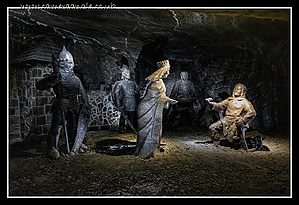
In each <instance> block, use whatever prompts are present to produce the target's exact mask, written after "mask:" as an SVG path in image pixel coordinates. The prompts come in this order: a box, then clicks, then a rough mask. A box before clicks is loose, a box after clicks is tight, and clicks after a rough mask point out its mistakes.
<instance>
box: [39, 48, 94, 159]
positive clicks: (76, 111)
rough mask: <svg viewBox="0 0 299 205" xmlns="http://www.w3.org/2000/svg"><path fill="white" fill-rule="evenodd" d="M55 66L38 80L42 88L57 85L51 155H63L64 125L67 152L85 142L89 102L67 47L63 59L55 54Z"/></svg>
mask: <svg viewBox="0 0 299 205" xmlns="http://www.w3.org/2000/svg"><path fill="white" fill-rule="evenodd" d="M52 64H53V67H54V68H53V70H54V72H52V73H51V74H50V75H48V76H46V77H45V78H43V79H41V80H40V81H39V82H37V83H36V88H37V89H38V90H46V89H49V88H51V87H52V88H53V90H54V92H55V95H56V99H55V101H54V103H53V105H52V108H51V112H52V123H51V127H50V129H49V132H48V137H47V147H48V156H49V157H50V158H51V159H57V158H59V156H60V154H59V152H58V140H59V136H60V133H61V129H62V128H63V129H64V133H65V135H66V145H67V152H68V153H69V152H70V154H71V155H72V154H75V153H76V152H77V151H78V150H79V148H80V147H84V148H86V146H85V145H83V144H82V142H83V139H84V137H85V132H86V131H87V120H88V119H89V107H90V106H89V103H88V98H87V95H86V92H85V89H84V88H83V85H82V83H81V81H80V79H79V78H78V77H77V76H76V75H75V73H74V71H73V67H74V60H73V56H72V54H71V53H70V52H69V51H67V50H66V49H65V47H63V50H62V51H61V53H60V54H59V59H56V58H55V57H54V56H52Z"/></svg>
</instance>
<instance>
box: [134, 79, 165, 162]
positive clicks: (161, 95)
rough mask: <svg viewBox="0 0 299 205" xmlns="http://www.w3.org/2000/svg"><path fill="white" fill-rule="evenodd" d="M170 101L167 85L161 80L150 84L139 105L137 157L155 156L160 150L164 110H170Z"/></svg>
mask: <svg viewBox="0 0 299 205" xmlns="http://www.w3.org/2000/svg"><path fill="white" fill-rule="evenodd" d="M169 100H170V98H168V97H167V96H166V88H165V85H164V83H163V81H162V79H159V80H157V81H152V82H151V83H150V84H149V86H148V88H147V90H146V94H145V97H144V98H143V99H142V100H141V102H140V103H139V105H138V108H137V118H138V134H137V146H136V155H138V156H140V157H141V158H148V157H151V156H154V152H155V151H156V150H159V148H160V142H161V135H162V115H163V108H168V101H169Z"/></svg>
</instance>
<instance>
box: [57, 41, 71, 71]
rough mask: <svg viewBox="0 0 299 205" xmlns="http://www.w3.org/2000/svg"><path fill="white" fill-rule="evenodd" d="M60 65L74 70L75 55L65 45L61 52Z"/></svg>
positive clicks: (68, 69)
mask: <svg viewBox="0 0 299 205" xmlns="http://www.w3.org/2000/svg"><path fill="white" fill-rule="evenodd" d="M59 65H60V67H62V68H63V69H66V70H67V71H70V70H73V68H74V59H73V56H72V54H71V53H70V52H69V51H67V50H66V48H65V46H63V49H62V51H61V52H60V54H59Z"/></svg>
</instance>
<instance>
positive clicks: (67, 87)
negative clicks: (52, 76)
mask: <svg viewBox="0 0 299 205" xmlns="http://www.w3.org/2000/svg"><path fill="white" fill-rule="evenodd" d="M60 74H61V84H60V95H61V96H60V97H61V103H62V109H63V111H67V110H77V109H78V108H79V107H80V106H81V105H82V104H83V103H84V102H83V98H82V93H81V90H82V89H83V86H82V84H81V81H80V79H79V78H78V77H77V76H76V75H75V74H74V73H73V72H71V73H65V72H60ZM54 103H55V102H54Z"/></svg>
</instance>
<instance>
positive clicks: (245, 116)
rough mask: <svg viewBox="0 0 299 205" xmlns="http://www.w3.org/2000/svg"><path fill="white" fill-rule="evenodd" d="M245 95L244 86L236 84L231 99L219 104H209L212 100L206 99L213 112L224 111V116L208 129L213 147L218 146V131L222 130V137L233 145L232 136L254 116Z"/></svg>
mask: <svg viewBox="0 0 299 205" xmlns="http://www.w3.org/2000/svg"><path fill="white" fill-rule="evenodd" d="M245 94H246V87H245V85H243V84H241V83H238V84H237V85H235V88H234V91H233V96H232V97H229V98H227V99H226V100H224V101H222V102H220V103H215V102H211V101H212V98H207V99H206V101H207V102H208V103H209V104H210V105H212V106H213V107H212V109H213V110H216V111H218V112H220V111H222V110H226V116H225V117H223V118H221V119H220V120H218V121H217V122H215V123H213V124H212V125H210V127H209V130H210V135H211V141H212V142H214V144H215V145H218V144H219V140H220V135H219V133H218V131H220V130H221V129H222V130H223V135H224V137H225V138H226V139H227V140H228V141H229V142H230V143H233V140H234V136H238V130H240V129H241V126H242V125H244V124H246V123H247V122H248V121H250V120H251V119H252V118H253V117H254V116H255V115H256V112H255V109H254V107H253V105H252V104H251V103H250V102H249V101H248V100H247V99H246V98H245Z"/></svg>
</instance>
